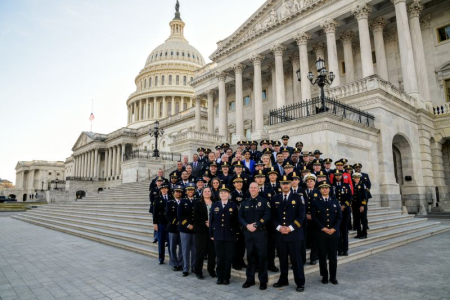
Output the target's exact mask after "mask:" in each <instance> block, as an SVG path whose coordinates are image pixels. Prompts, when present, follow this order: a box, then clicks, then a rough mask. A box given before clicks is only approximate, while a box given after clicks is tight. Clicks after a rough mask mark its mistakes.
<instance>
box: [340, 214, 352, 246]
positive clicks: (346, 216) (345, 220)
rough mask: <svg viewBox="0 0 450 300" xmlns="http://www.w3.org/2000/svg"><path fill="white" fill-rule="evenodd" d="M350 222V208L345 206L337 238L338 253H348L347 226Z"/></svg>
mask: <svg viewBox="0 0 450 300" xmlns="http://www.w3.org/2000/svg"><path fill="white" fill-rule="evenodd" d="M349 220H350V207H348V206H346V207H345V209H344V211H343V212H342V221H341V227H340V228H339V231H340V234H341V236H340V237H339V243H338V250H339V253H342V252H348V229H349V228H348V226H349Z"/></svg>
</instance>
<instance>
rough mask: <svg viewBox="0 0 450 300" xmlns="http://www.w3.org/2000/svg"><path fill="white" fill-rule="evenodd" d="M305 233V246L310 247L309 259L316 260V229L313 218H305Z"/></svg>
mask: <svg viewBox="0 0 450 300" xmlns="http://www.w3.org/2000/svg"><path fill="white" fill-rule="evenodd" d="M305 233H306V248H309V249H311V252H310V253H309V259H310V260H311V261H315V260H317V242H316V236H317V230H316V226H315V224H314V222H313V220H306V230H305ZM305 258H306V253H305Z"/></svg>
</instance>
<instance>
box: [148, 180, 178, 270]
mask: <svg viewBox="0 0 450 300" xmlns="http://www.w3.org/2000/svg"><path fill="white" fill-rule="evenodd" d="M160 191H161V195H159V196H158V197H156V199H155V202H154V204H153V228H154V229H155V231H157V233H158V254H159V264H160V265H162V264H163V263H164V258H165V257H166V235H167V231H166V227H167V218H166V215H165V211H166V206H167V203H168V202H169V201H170V200H172V199H173V197H172V195H169V184H168V183H166V182H164V183H163V184H161V186H160Z"/></svg>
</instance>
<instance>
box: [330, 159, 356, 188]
mask: <svg viewBox="0 0 450 300" xmlns="http://www.w3.org/2000/svg"><path fill="white" fill-rule="evenodd" d="M346 161H347V160H346V159H345V158H341V159H340V160H338V161H336V162H335V163H334V164H335V165H336V170H339V171H340V172H342V182H343V183H348V184H349V185H350V189H351V190H352V195H353V192H354V188H353V180H352V178H351V177H350V175H348V174H347V173H345V171H344V165H345V164H346ZM330 182H331V183H333V182H334V174H331V175H330Z"/></svg>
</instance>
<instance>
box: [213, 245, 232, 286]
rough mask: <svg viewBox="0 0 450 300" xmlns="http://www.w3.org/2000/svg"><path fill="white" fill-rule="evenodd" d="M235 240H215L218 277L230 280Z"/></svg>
mask: <svg viewBox="0 0 450 300" xmlns="http://www.w3.org/2000/svg"><path fill="white" fill-rule="evenodd" d="M235 245H236V242H235V241H216V240H215V241H214V246H215V248H216V255H217V268H216V273H217V279H218V280H230V277H231V263H232V261H233V255H234V248H235Z"/></svg>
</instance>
